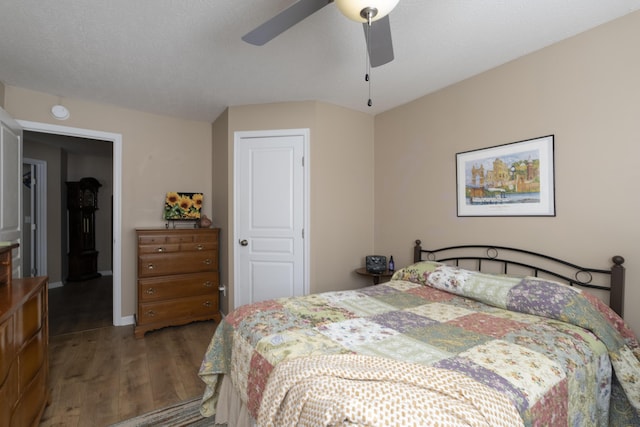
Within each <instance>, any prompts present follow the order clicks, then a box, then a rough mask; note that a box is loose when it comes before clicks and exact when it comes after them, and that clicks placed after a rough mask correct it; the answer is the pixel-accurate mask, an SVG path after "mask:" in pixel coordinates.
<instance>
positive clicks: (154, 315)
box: [134, 228, 220, 338]
mask: <svg viewBox="0 0 640 427" xmlns="http://www.w3.org/2000/svg"><path fill="white" fill-rule="evenodd" d="M136 233H137V238H138V313H137V316H136V327H135V332H134V333H135V336H136V338H142V337H143V336H144V334H145V333H146V332H148V331H151V330H153V329H158V328H163V327H165V326H174V325H184V324H187V323H190V322H194V321H197V320H210V319H215V320H216V321H220V309H219V302H218V285H219V277H220V276H219V273H218V234H219V229H217V228H194V229H138V230H136Z"/></svg>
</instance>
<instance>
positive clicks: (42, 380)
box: [0, 250, 49, 426]
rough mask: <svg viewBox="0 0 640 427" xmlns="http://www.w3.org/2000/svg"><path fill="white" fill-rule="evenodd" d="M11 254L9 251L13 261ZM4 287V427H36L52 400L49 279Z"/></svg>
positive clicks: (0, 361) (0, 331)
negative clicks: (50, 383)
mask: <svg viewBox="0 0 640 427" xmlns="http://www.w3.org/2000/svg"><path fill="white" fill-rule="evenodd" d="M10 255H11V252H10V250H9V256H10ZM10 267H11V263H10V262H9V263H8V264H5V263H2V266H1V267H0V269H3V268H7V269H8V270H9V271H8V274H7V272H6V271H5V272H3V273H2V277H3V279H2V282H0V426H37V425H38V424H39V423H40V417H41V416H42V413H43V412H44V409H45V406H46V404H47V401H48V398H49V386H48V377H49V363H48V360H49V353H48V343H49V330H48V323H47V278H46V277H29V278H25V279H13V280H11V269H10Z"/></svg>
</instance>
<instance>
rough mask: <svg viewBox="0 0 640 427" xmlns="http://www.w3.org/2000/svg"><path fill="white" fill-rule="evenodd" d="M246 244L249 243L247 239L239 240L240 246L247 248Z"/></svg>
mask: <svg viewBox="0 0 640 427" xmlns="http://www.w3.org/2000/svg"><path fill="white" fill-rule="evenodd" d="M248 244H249V242H248V241H247V239H242V240H240V246H247V245H248Z"/></svg>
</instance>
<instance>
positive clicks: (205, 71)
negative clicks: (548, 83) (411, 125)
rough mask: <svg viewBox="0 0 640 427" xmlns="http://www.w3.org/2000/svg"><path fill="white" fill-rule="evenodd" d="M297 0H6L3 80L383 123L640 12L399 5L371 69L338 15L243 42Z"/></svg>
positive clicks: (554, 5) (333, 10)
mask: <svg viewBox="0 0 640 427" xmlns="http://www.w3.org/2000/svg"><path fill="white" fill-rule="evenodd" d="M292 3H294V1H293V0H261V1H250V0H227V1H221V0H101V1H97V0H55V1H52V0H46V1H43V0H0V81H2V82H4V83H5V84H7V85H10V86H17V87H22V88H28V89H33V90H37V91H42V92H46V93H50V94H54V95H57V96H60V97H63V98H64V97H69V98H78V99H84V100H89V101H94V102H98V103H105V104H113V105H117V106H121V107H125V108H131V109H136V110H142V111H148V112H152V113H159V114H167V115H172V116H177V117H183V118H190V119H195V120H205V121H213V120H214V119H215V118H216V117H217V116H218V115H219V114H220V113H221V112H222V111H223V110H224V108H226V107H227V106H233V105H246V104H259V103H267V102H280V101H302V100H318V101H324V102H329V103H333V104H337V105H342V106H345V107H348V108H352V109H356V110H361V111H365V112H368V113H371V114H377V113H380V112H382V111H386V110H388V109H390V108H393V107H396V106H398V105H401V104H404V103H406V102H409V101H411V100H414V99H416V98H419V97H421V96H423V95H425V94H428V93H430V92H433V91H435V90H438V89H440V88H443V87H445V86H448V85H450V84H452V83H455V82H457V81H460V80H463V79H465V78H468V77H470V76H473V75H475V74H478V73H480V72H482V71H485V70H487V69H490V68H493V67H495V66H497V65H500V64H503V63H505V62H508V61H510V60H513V59H515V58H518V57H520V56H523V55H525V54H527V53H530V52H532V51H535V50H538V49H540V48H543V47H545V46H548V45H550V44H553V43H555V42H557V41H560V40H562V39H565V38H567V37H571V36H573V35H575V34H578V33H580V32H583V31H585V30H587V29H590V28H592V27H595V26H597V25H600V24H602V23H605V22H607V21H610V20H613V19H615V18H617V17H620V16H622V15H625V14H628V13H630V12H633V11H636V10H638V9H640V0H400V3H399V4H398V6H397V7H396V9H395V10H394V11H393V12H392V13H391V15H390V21H391V30H392V35H393V45H394V50H395V60H394V61H393V62H391V63H389V64H386V65H383V66H381V67H378V68H374V69H373V71H372V99H373V106H372V107H367V105H366V102H367V98H368V87H367V85H366V83H365V82H364V73H365V65H366V60H365V40H364V32H363V30H362V26H361V25H360V24H357V23H355V22H352V21H349V20H347V19H346V18H345V17H344V16H342V15H341V14H340V12H339V11H338V9H337V7H336V6H335V5H334V4H330V5H328V6H326V7H325V8H323V9H322V10H320V11H319V12H317V13H315V14H314V15H312V16H311V17H309V18H307V19H306V20H304V21H302V22H301V23H299V24H298V25H296V26H294V27H293V28H291V29H290V30H288V31H287V32H285V33H283V34H281V35H280V36H278V37H276V38H275V39H274V40H272V41H271V42H269V43H267V44H266V45H264V46H262V47H256V46H252V45H249V44H247V43H245V42H243V41H242V40H241V39H240V37H241V36H242V35H244V34H245V33H246V32H248V31H250V30H252V29H253V28H254V27H256V26H257V25H259V24H261V23H262V22H263V21H265V20H266V19H268V18H270V17H272V16H273V15H274V14H276V13H277V12H279V11H280V10H282V9H283V8H285V7H287V6H289V5H291V4H292Z"/></svg>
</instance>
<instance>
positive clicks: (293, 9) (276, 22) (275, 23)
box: [242, 0, 333, 46]
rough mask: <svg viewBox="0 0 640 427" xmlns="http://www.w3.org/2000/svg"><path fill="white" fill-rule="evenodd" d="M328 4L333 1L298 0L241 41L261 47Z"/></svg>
mask: <svg viewBox="0 0 640 427" xmlns="http://www.w3.org/2000/svg"><path fill="white" fill-rule="evenodd" d="M329 3H333V0H299V1H298V2H296V3H294V4H293V5H291V6H289V7H288V8H286V9H285V10H283V11H282V12H280V13H279V14H277V15H276V16H274V17H273V18H271V19H269V20H268V21H267V22H265V23H264V24H262V25H260V26H259V27H257V28H256V29H254V30H253V31H250V32H248V33H247V34H245V35H244V36H242V40H244V41H246V42H247V43H250V44H253V45H256V46H262V45H263V44H265V43H267V42H268V41H270V40H272V39H273V38H275V37H276V36H277V35H279V34H280V33H283V32H284V31H286V30H288V29H289V28H291V27H293V26H294V25H296V24H297V23H298V22H300V21H302V20H303V19H304V18H306V17H308V16H310V15H312V14H313V13H315V12H317V11H319V10H320V9H322V8H323V7H325V6H326V5H328V4H329Z"/></svg>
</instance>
